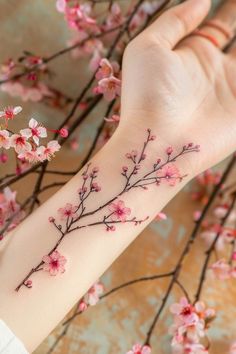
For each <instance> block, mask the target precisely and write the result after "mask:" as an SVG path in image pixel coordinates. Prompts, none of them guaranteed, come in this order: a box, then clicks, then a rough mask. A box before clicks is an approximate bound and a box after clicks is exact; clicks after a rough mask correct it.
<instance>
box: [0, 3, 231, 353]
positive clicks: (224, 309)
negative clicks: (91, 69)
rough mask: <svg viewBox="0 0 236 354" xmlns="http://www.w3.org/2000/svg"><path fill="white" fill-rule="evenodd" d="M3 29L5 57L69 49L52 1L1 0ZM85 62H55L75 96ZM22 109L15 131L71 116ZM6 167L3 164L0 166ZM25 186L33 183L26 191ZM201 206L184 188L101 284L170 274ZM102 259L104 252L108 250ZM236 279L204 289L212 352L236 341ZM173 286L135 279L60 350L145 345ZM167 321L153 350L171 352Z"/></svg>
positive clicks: (96, 117) (66, 155)
mask: <svg viewBox="0 0 236 354" xmlns="http://www.w3.org/2000/svg"><path fill="white" fill-rule="evenodd" d="M0 26H1V31H0V41H1V49H2V50H1V52H0V62H2V61H3V60H5V59H7V58H8V57H13V58H15V57H17V56H20V55H21V52H22V50H23V49H28V50H31V51H32V52H35V53H37V54H39V55H43V56H44V55H48V54H51V53H53V52H54V51H57V50H59V49H61V48H63V47H64V46H65V42H66V40H67V39H68V37H69V35H68V32H67V28H66V26H65V24H64V21H63V19H62V16H61V15H60V14H59V13H57V12H56V10H55V1H54V0H51V1H48V0H47V1H46V0H34V1H31V2H29V1H27V0H21V1H16V0H8V1H5V2H4V1H1V2H0ZM62 64H63V65H62ZM81 65H82V64H81V62H78V61H77V62H74V61H71V59H70V56H68V55H66V56H64V57H63V58H60V59H58V60H57V61H55V63H54V64H53V68H54V70H55V71H56V72H57V76H56V77H55V79H54V82H53V85H54V86H55V87H58V88H60V89H61V90H62V91H64V92H65V93H67V94H69V95H71V96H72V97H75V96H76V94H77V93H78V91H79V89H80V88H81V87H82V84H83V82H85V80H86V76H87V73H86V71H85V72H84V70H82V66H81ZM82 73H83V75H82ZM81 75H82V76H81ZM0 98H1V101H0V102H1V103H0V106H1V107H4V106H6V105H7V104H12V105H18V104H21V101H20V100H18V99H16V98H10V97H9V96H7V95H5V94H2V93H0ZM23 108H24V113H23V115H21V118H19V119H18V118H17V119H18V122H17V124H16V126H14V127H16V129H17V128H19V127H22V125H23V120H24V119H26V118H29V117H30V116H31V115H33V116H34V117H35V118H36V119H38V120H40V121H42V122H47V124H49V123H50V125H51V126H52V127H56V126H57V125H58V124H59V122H60V121H61V120H62V118H63V117H64V115H65V113H64V112H59V111H56V110H53V109H51V108H48V107H46V106H44V105H41V104H38V103H31V102H27V103H24V104H23ZM102 117H103V116H102V113H101V112H100V111H99V110H96V111H95V112H94V113H93V114H92V115H91V117H90V118H89V121H88V123H87V124H86V125H84V126H83V129H82V130H81V131H80V132H79V133H78V134H79V142H80V147H79V151H77V152H71V151H70V150H69V149H65V150H64V152H63V153H61V154H59V155H58V157H57V158H56V159H55V160H54V161H53V162H52V167H53V168H54V167H55V168H61V167H62V166H63V168H64V169H65V170H71V169H73V168H74V167H76V166H78V165H79V163H80V160H81V157H80V156H81V155H80V154H81V153H83V151H85V150H86V147H88V144H89V141H90V139H91V138H92V137H93V135H94V133H95V127H96V125H97V124H98V123H99V121H100V120H101V119H102ZM0 168H1V169H3V167H2V165H0ZM1 173H3V170H2V171H1ZM49 180H50V181H53V180H54V177H51V178H50V179H49V178H47V179H46V181H49ZM61 180H64V178H61ZM26 181H27V184H26V182H24V184H19V185H14V188H16V189H18V190H19V193H18V197H19V199H21V198H25V197H26V196H27V195H28V190H29V188H30V186H32V182H33V177H30V178H27V179H26ZM25 185H27V190H26V188H25ZM54 192H55V190H50V191H48V192H47V193H45V194H44V195H43V196H42V200H46V199H47V198H48V197H49V196H50V195H51V194H52V193H54ZM141 207H142V206H140V208H141ZM197 208H198V206H197V204H195V203H193V202H192V201H191V199H190V194H189V187H187V188H185V190H184V191H182V192H181V193H180V194H179V195H178V196H177V197H176V198H175V199H174V200H173V201H172V202H171V203H170V205H169V206H168V207H167V208H166V213H167V214H168V217H169V218H168V221H163V222H154V223H152V224H151V225H150V226H149V227H148V228H147V229H146V230H145V232H143V233H142V235H140V237H139V238H138V239H137V240H136V241H135V242H134V243H133V244H132V245H131V246H130V247H129V249H128V250H126V251H125V252H124V253H123V255H122V256H121V257H120V258H119V259H118V260H117V261H116V262H115V263H114V264H113V265H112V267H111V268H110V269H109V270H108V271H107V272H106V273H105V274H104V276H103V278H102V281H103V282H104V284H105V287H106V290H109V289H110V288H112V287H114V286H116V285H119V284H121V283H123V282H126V281H128V280H131V279H134V278H137V277H141V276H145V275H151V274H157V273H162V272H166V271H170V270H171V269H172V267H173V266H174V264H175V261H176V259H177V258H178V255H179V254H180V253H181V250H182V248H183V246H184V244H185V241H186V238H187V236H188V235H189V233H190V231H191V229H192V228H193V225H194V224H193V222H192V213H193V211H194V210H196V209H197ZM203 250H204V244H203V242H202V241H201V240H198V241H197V242H196V245H195V246H194V248H193V252H192V253H191V255H190V256H189V257H188V258H187V261H186V263H185V271H184V273H183V276H182V278H181V279H182V282H184V284H185V285H186V287H187V288H188V290H189V292H190V294H191V295H194V292H195V289H196V286H197V280H198V277H197V274H198V272H199V267H200V265H201V261H202V260H203V258H202V257H203ZM101 257H103V255H102V254H101ZM235 282H236V280H234V281H232V282H227V283H223V284H222V283H221V282H218V281H214V280H208V281H207V286H206V287H205V288H204V292H203V297H202V298H203V299H204V300H205V301H206V302H207V303H208V304H209V305H210V306H215V308H216V309H217V319H216V320H215V321H214V324H213V326H212V329H211V330H210V332H209V337H210V338H211V340H212V342H213V344H212V348H211V350H210V353H211V354H224V353H227V351H228V347H229V342H230V341H231V340H233V339H236V333H235V328H236V308H235V298H236V287H235ZM78 283H79V279H78ZM167 285H168V280H155V281H150V282H146V283H144V284H136V285H132V286H131V287H129V288H127V289H124V290H120V291H119V292H117V293H115V294H113V295H111V296H110V297H109V298H107V299H105V300H103V301H101V302H100V304H98V305H97V306H96V307H94V308H90V309H89V310H88V311H87V312H86V313H84V314H83V316H80V317H78V318H77V319H76V320H75V321H74V324H73V325H72V326H71V328H70V330H69V332H68V335H67V336H66V338H65V339H64V341H63V342H61V343H60V344H59V346H58V347H57V349H56V350H55V353H57V354H74V353H79V354H108V353H109V354H117V353H118V354H120V353H121V354H122V353H125V352H126V351H127V350H128V349H129V348H130V347H131V346H132V344H133V343H135V342H138V341H141V342H142V340H143V339H144V337H145V333H146V331H147V329H148V327H149V325H150V323H151V320H152V317H153V315H154V313H155V311H156V309H157V307H158V306H159V305H160V302H161V299H162V296H163V292H164V291H165V289H166V287H167ZM75 286H76V284H75ZM55 296H56V294H55ZM180 296H182V294H181V292H180V290H179V289H175V292H174V294H173V295H172V296H171V298H170V300H171V302H173V301H175V299H178V298H179V297H180ZM169 323H170V316H169V312H168V310H167V311H165V313H164V316H163V317H162V318H161V321H160V324H159V326H157V328H156V330H155V334H154V335H153V339H152V346H153V353H154V354H168V353H171V348H170V337H169V335H168V333H167V327H168V325H169ZM35 324H36V325H37V319H35ZM61 329H62V327H61V326H58V327H57V328H56V329H55V331H54V332H53V333H52V334H51V335H50V336H49V337H48V338H47V339H45V341H44V343H42V345H41V346H40V347H39V348H38V349H37V350H36V351H35V354H46V352H47V350H48V348H49V346H50V345H51V344H52V343H53V342H54V340H55V338H56V336H57V334H58V333H60V331H61Z"/></svg>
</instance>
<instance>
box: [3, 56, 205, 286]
mask: <svg viewBox="0 0 236 354" xmlns="http://www.w3.org/2000/svg"><path fill="white" fill-rule="evenodd" d="M103 65H104V67H102V68H101V72H100V75H101V76H106V75H109V74H110V71H109V70H110V69H111V67H109V68H108V67H105V66H106V65H108V64H107V63H106V62H105V63H103ZM107 69H109V70H107ZM102 80H104V79H102ZM22 138H23V137H22ZM5 139H7V136H6V134H5V133H4V134H2V144H3V143H4V144H5ZM16 140H17V139H16ZM155 140H156V136H155V135H153V134H152V132H151V130H150V129H147V137H146V139H145V141H144V143H143V145H142V147H141V148H140V150H138V149H137V150H136V149H133V150H131V151H130V152H127V153H126V154H125V156H124V158H126V163H125V164H124V165H123V166H122V167H121V176H122V179H123V183H122V185H121V189H120V191H119V192H118V193H117V194H116V195H113V196H111V197H110V199H108V200H107V201H105V202H104V203H103V204H102V205H100V206H98V207H95V208H93V207H90V208H88V206H87V201H88V199H89V198H91V196H92V195H94V193H96V194H97V193H101V192H102V191H103V188H102V186H101V185H100V183H99V180H98V175H99V168H98V167H97V166H93V167H92V166H91V163H88V164H87V166H86V167H85V168H84V171H83V172H82V176H81V177H82V183H81V185H80V186H78V189H77V199H78V200H77V202H75V203H74V204H72V203H66V204H65V205H64V206H62V207H60V208H59V209H58V210H57V213H58V215H57V216H49V218H48V221H49V222H50V224H51V225H52V226H53V227H54V228H55V230H56V231H57V232H58V234H59V237H58V240H57V242H56V244H55V245H54V247H53V248H52V249H51V250H50V252H49V253H47V254H46V255H44V256H43V257H42V260H41V262H39V264H38V265H36V266H35V267H33V268H32V269H31V271H29V273H28V274H27V275H26V276H25V278H24V279H23V280H22V281H21V282H20V284H19V285H18V286H17V287H16V289H15V290H16V291H19V290H20V289H21V288H22V287H23V286H24V287H27V288H31V287H32V280H31V276H32V275H33V274H34V273H36V272H38V271H43V270H44V271H47V272H49V274H50V275H57V274H59V273H63V272H64V271H65V263H66V258H65V257H64V256H63V255H61V254H60V253H59V251H58V248H59V247H60V244H61V242H62V241H63V240H64V239H65V237H66V236H67V235H69V234H70V233H71V232H74V231H76V230H80V229H83V228H88V227H94V226H96V227H98V226H103V227H104V228H105V230H106V231H109V232H110V231H111V232H112V233H113V232H114V231H115V230H116V226H117V225H119V224H121V223H123V224H126V223H127V224H132V225H134V226H137V225H140V224H142V223H143V222H145V221H147V220H148V219H149V216H148V215H147V216H144V217H143V218H137V217H136V216H134V215H132V214H133V211H132V210H131V209H130V208H129V207H128V206H127V205H126V203H125V201H124V200H123V198H124V197H125V195H126V194H127V193H128V192H129V191H130V190H136V189H143V190H148V189H149V187H150V186H156V187H158V186H160V185H161V184H162V183H167V185H169V186H172V187H173V186H175V185H176V183H178V182H181V181H182V179H183V178H184V177H185V176H186V175H182V174H181V172H180V170H179V169H178V167H177V166H176V164H175V162H176V160H177V159H178V158H180V157H182V156H184V155H185V154H188V153H193V152H198V151H199V145H194V144H192V143H189V144H187V145H184V146H183V147H182V149H181V150H180V151H177V152H175V149H174V148H173V147H168V148H167V149H166V150H165V151H164V154H165V158H164V159H163V160H162V159H160V158H156V159H155V162H154V163H152V165H151V166H150V169H149V170H148V172H147V170H146V171H143V170H144V164H143V161H144V160H146V159H147V147H148V146H149V144H150V143H151V142H153V141H155ZM51 143H52V142H51ZM19 144H20V143H19ZM22 144H24V141H22ZM50 148H52V147H50ZM19 149H20V146H19ZM38 149H40V147H39V148H38ZM48 149H49V146H48ZM29 153H30V151H29ZM51 153H53V148H52V151H51ZM32 158H33V157H32ZM146 165H147V164H145V166H146ZM145 169H147V167H145ZM92 205H93V204H92ZM101 212H103V214H102V215H101ZM90 216H94V218H93V221H91V219H90V218H89V217H90ZM96 217H97V218H96Z"/></svg>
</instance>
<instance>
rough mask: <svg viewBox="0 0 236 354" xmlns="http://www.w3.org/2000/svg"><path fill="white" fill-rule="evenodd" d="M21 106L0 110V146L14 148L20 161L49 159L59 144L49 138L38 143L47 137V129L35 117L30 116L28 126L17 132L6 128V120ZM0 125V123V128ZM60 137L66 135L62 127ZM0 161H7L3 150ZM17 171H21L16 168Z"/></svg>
mask: <svg viewBox="0 0 236 354" xmlns="http://www.w3.org/2000/svg"><path fill="white" fill-rule="evenodd" d="M21 110H22V108H21V107H20V106H18V107H7V108H5V109H4V110H3V111H1V112H0V118H2V119H4V120H5V127H4V129H0V148H4V149H5V150H8V149H10V148H13V149H14V150H15V153H16V156H17V158H18V159H19V160H20V161H21V162H22V163H24V162H28V163H35V162H43V161H45V160H50V159H51V158H52V157H53V156H54V154H55V152H57V151H59V150H60V145H59V143H58V141H57V140H51V141H49V142H48V143H47V145H46V146H45V145H40V146H39V142H40V139H43V138H46V137H47V130H49V131H50V130H51V129H47V128H45V127H44V126H42V124H41V123H39V122H38V121H37V120H36V119H34V118H31V119H30V121H29V126H28V128H25V129H21V130H20V132H19V133H13V132H12V131H11V130H9V129H8V121H10V120H12V119H14V117H15V116H16V115H17V114H18V113H20V112H21ZM1 126H2V125H0V128H1ZM52 131H53V130H52ZM58 132H59V134H60V135H61V136H62V137H66V136H67V135H68V132H67V129H66V128H62V129H61V130H60V131H58ZM0 156H1V162H6V161H7V155H6V153H5V152H2V153H1V155H0ZM17 172H18V173H20V172H22V169H21V170H17Z"/></svg>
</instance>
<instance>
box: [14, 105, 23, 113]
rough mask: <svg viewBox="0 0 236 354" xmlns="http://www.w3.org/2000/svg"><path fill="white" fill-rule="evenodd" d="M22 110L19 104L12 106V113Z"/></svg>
mask: <svg viewBox="0 0 236 354" xmlns="http://www.w3.org/2000/svg"><path fill="white" fill-rule="evenodd" d="M21 111H22V107H21V106H16V107H14V108H13V113H14V114H18V113H20V112H21Z"/></svg>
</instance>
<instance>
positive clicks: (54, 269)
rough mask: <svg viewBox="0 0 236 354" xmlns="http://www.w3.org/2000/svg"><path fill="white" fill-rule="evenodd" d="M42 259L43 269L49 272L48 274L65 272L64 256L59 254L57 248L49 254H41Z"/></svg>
mask: <svg viewBox="0 0 236 354" xmlns="http://www.w3.org/2000/svg"><path fill="white" fill-rule="evenodd" d="M42 261H43V262H44V264H43V270H45V271H46V272H49V274H50V275H57V274H58V273H64V272H65V267H64V265H65V263H66V261H67V260H66V258H65V257H64V256H63V255H61V254H60V253H59V252H58V251H57V250H56V251H54V252H53V253H52V254H50V255H46V256H43V258H42Z"/></svg>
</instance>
